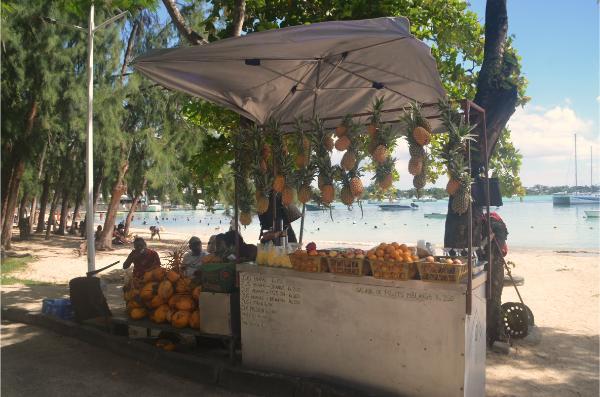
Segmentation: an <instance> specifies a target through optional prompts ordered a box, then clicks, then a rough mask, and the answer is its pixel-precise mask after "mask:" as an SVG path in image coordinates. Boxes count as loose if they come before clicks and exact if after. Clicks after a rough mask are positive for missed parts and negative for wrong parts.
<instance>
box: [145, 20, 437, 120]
mask: <svg viewBox="0 0 600 397" xmlns="http://www.w3.org/2000/svg"><path fill="white" fill-rule="evenodd" d="M133 66H134V68H135V69H137V70H138V71H140V72H141V73H142V74H144V75H146V76H147V77H149V78H150V79H152V80H154V81H156V82H157V83H158V84H160V85H162V86H164V87H167V88H170V89H173V90H177V91H182V92H186V93H188V94H191V95H193V96H197V97H200V98H203V99H206V100H208V101H211V102H214V103H217V104H220V105H222V106H224V107H226V108H229V109H231V110H233V111H235V112H237V113H239V114H240V115H243V116H245V117H247V118H249V119H251V120H253V121H254V122H256V123H258V124H259V125H263V124H265V123H266V122H267V121H268V120H269V119H270V118H273V119H275V120H277V121H279V122H280V123H281V124H282V125H284V126H285V125H286V124H289V125H291V124H292V123H293V122H294V121H295V120H296V119H298V118H303V119H305V120H307V119H311V118H312V117H313V116H319V117H320V118H322V119H324V120H325V121H326V125H327V126H330V127H331V126H334V125H337V124H338V123H339V120H340V118H342V117H344V116H345V115H347V114H353V115H360V114H364V113H368V112H370V110H371V107H372V104H373V102H374V100H375V98H379V97H384V110H386V109H387V110H393V111H390V112H385V111H384V112H383V114H382V116H383V117H382V118H383V121H390V120H397V119H398V118H399V116H400V115H401V111H400V110H398V109H401V108H402V107H403V106H405V105H406V104H407V103H409V102H410V101H418V102H420V103H422V104H424V105H425V106H424V113H425V115H426V116H428V117H430V118H431V119H432V126H433V127H434V129H435V128H436V127H438V126H439V125H440V123H439V121H437V120H436V119H435V117H436V115H437V107H436V106H427V105H433V104H436V103H437V102H438V100H440V99H442V98H444V97H445V92H444V89H443V88H442V84H441V81H440V77H439V74H438V71H437V67H436V63H435V59H434V58H433V57H432V56H431V53H430V49H429V47H428V46H427V45H426V44H425V43H423V42H422V41H419V40H417V39H416V38H414V37H413V36H412V35H411V34H410V29H409V23H408V20H407V19H406V18H403V17H397V18H376V19H366V20H359V21H332V22H322V23H316V24H312V25H301V26H293V27H288V28H283V29H275V30H269V31H265V32H256V33H251V34H248V35H245V36H242V37H236V38H230V39H224V40H220V41H217V42H214V43H210V44H207V45H201V46H194V47H186V48H176V49H166V50H157V51H152V52H150V53H148V54H146V55H143V56H140V57H138V58H137V59H135V61H134V63H133ZM356 121H366V116H364V115H363V116H357V118H356Z"/></svg>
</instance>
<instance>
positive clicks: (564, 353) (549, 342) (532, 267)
mask: <svg viewBox="0 0 600 397" xmlns="http://www.w3.org/2000/svg"><path fill="white" fill-rule="evenodd" d="M133 232H134V233H138V234H139V235H141V236H142V237H145V238H147V239H148V240H147V241H148V245H149V247H150V248H153V249H156V250H157V251H158V252H159V254H160V255H161V257H166V255H167V254H168V251H169V250H172V249H174V248H176V247H179V246H181V244H182V243H183V242H184V240H185V238H187V237H189V236H184V235H182V234H177V233H166V232H165V233H161V237H162V240H161V241H157V240H154V241H152V240H149V237H150V236H149V233H148V231H147V230H143V229H139V230H133ZM199 237H200V238H201V239H202V240H203V242H205V243H206V242H207V241H208V236H199ZM80 242H81V239H79V238H75V237H71V236H69V237H54V236H53V237H52V238H51V240H49V241H45V240H43V237H39V236H35V237H34V238H33V240H31V241H26V242H19V241H16V242H15V243H14V244H13V247H14V251H16V252H18V253H24V252H29V253H31V254H33V255H34V256H35V257H36V261H35V262H33V263H31V264H30V265H29V266H28V267H27V269H25V270H23V271H21V272H19V273H14V274H13V276H15V277H18V278H22V279H30V280H38V281H45V282H51V283H57V284H58V285H56V286H29V287H26V286H21V285H12V286H2V305H3V306H19V307H24V308H27V309H29V310H35V309H36V308H37V309H39V307H41V304H40V300H41V299H42V298H43V297H53V296H62V295H64V294H66V293H68V291H67V289H66V287H65V285H64V284H66V283H68V280H70V279H71V278H74V277H79V276H83V275H84V274H85V272H86V271H87V262H86V258H85V256H83V257H79V256H77V254H76V253H75V249H76V248H78V246H79V244H80ZM130 249H131V248H130V247H120V248H117V249H115V250H113V251H103V252H102V251H101V252H98V254H97V256H96V268H100V267H102V266H105V265H107V264H110V263H112V262H114V261H116V260H120V261H123V260H124V259H125V257H126V256H127V254H128V253H129V252H130ZM507 259H508V260H511V261H513V262H515V263H516V268H515V269H514V270H513V273H514V274H516V275H519V276H521V277H524V279H525V284H524V285H523V286H521V287H519V290H520V292H521V295H522V297H523V299H524V300H525V303H526V304H527V305H528V306H529V307H530V308H531V310H532V311H533V313H534V315H535V321H536V327H534V328H533V330H532V332H531V335H530V336H529V337H527V338H526V339H524V340H515V341H513V345H512V349H511V352H510V353H509V354H508V355H504V354H501V353H495V352H488V355H487V380H486V382H487V393H486V394H487V395H488V396H557V397H558V396H560V397H562V396H598V395H599V386H598V385H599V383H598V377H599V372H598V371H599V359H598V356H599V335H600V332H599V329H600V317H599V308H600V306H599V297H600V288H599V280H600V278H599V264H600V257H599V256H598V253H582V252H573V253H556V252H553V251H551V250H512V251H511V252H510V253H509V256H508V258H507ZM123 275H124V272H123V270H120V269H119V266H118V265H117V266H115V268H113V269H111V270H110V271H107V272H103V273H102V278H103V279H104V280H105V281H107V283H108V285H109V289H108V292H107V295H109V301H111V302H118V300H119V299H120V296H119V291H118V288H119V287H120V284H119V283H120V281H121V280H122V279H123ZM503 301H504V302H508V301H513V302H514V301H518V298H517V296H516V293H515V291H514V289H513V288H512V287H505V290H504V294H503Z"/></svg>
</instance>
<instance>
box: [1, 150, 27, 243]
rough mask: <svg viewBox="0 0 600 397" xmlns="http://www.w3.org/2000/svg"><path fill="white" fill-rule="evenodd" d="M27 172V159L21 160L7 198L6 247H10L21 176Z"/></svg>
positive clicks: (4, 230)
mask: <svg viewBox="0 0 600 397" xmlns="http://www.w3.org/2000/svg"><path fill="white" fill-rule="evenodd" d="M24 172H25V161H23V160H19V162H18V163H17V166H16V168H15V170H14V171H13V176H12V178H11V179H12V180H11V183H10V185H9V188H8V189H9V191H8V196H7V200H6V212H5V213H4V223H3V224H2V245H3V246H4V248H5V249H10V247H11V242H10V240H11V238H12V229H13V221H14V215H15V207H16V206H17V200H18V195H19V186H20V184H21V178H22V177H23V173H24Z"/></svg>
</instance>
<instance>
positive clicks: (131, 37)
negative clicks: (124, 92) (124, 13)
mask: <svg viewBox="0 0 600 397" xmlns="http://www.w3.org/2000/svg"><path fill="white" fill-rule="evenodd" d="M139 27H140V21H139V19H136V21H135V22H134V23H133V27H132V28H131V33H130V34H129V39H128V40H127V49H126V50H125V55H124V56H123V65H122V66H121V85H122V84H123V79H124V78H125V72H126V71H127V64H128V63H129V58H130V57H131V53H132V52H133V45H134V44H135V36H136V35H137V32H138V29H139Z"/></svg>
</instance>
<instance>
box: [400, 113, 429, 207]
mask: <svg viewBox="0 0 600 397" xmlns="http://www.w3.org/2000/svg"><path fill="white" fill-rule="evenodd" d="M403 121H404V123H405V126H406V134H405V136H406V140H407V141H408V152H409V154H410V160H409V161H408V172H409V173H410V174H411V175H413V186H414V187H415V188H416V189H417V196H420V194H421V189H423V188H424V187H425V184H426V182H427V152H426V151H425V148H424V146H425V145H427V144H429V142H430V140H431V133H430V131H431V126H430V125H429V122H428V121H427V119H426V118H425V117H424V116H423V114H422V113H421V108H420V106H419V104H418V103H417V102H414V103H411V104H409V106H408V107H407V108H406V109H405V111H404V116H403Z"/></svg>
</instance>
